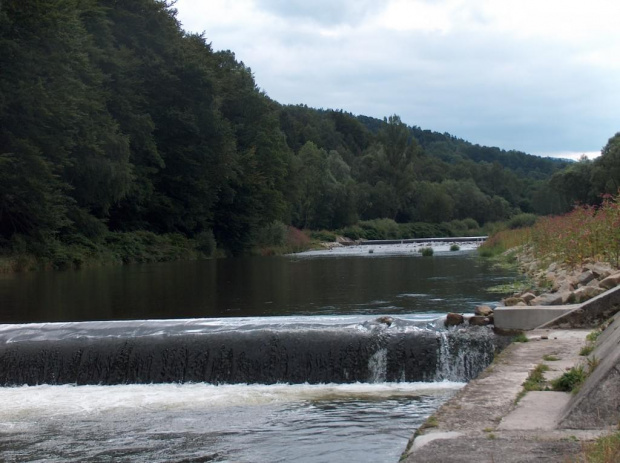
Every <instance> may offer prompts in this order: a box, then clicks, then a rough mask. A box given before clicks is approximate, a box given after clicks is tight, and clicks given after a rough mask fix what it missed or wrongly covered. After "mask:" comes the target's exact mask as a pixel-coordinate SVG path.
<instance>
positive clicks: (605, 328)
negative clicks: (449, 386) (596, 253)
mask: <svg viewBox="0 0 620 463" xmlns="http://www.w3.org/2000/svg"><path fill="white" fill-rule="evenodd" d="M524 256H526V257H524ZM520 260H521V267H522V270H524V271H526V272H530V276H531V277H533V278H534V279H537V280H538V281H539V282H541V281H542V282H545V284H544V285H541V287H542V289H540V294H538V295H534V294H531V293H529V294H528V293H525V294H515V295H513V296H512V297H511V298H507V299H504V301H503V302H504V303H506V302H508V304H506V305H509V306H514V307H505V308H504V309H501V308H500V309H498V310H496V314H495V318H496V321H497V319H498V318H499V317H498V312H501V310H507V309H509V310H521V311H522V316H521V319H522V320H521V321H523V317H528V316H529V315H531V314H529V312H530V311H532V312H534V311H537V310H545V309H546V308H547V307H545V306H538V307H534V306H532V305H534V304H536V302H535V301H537V303H538V304H541V303H545V302H546V303H547V304H558V303H562V302H564V303H566V302H567V301H572V302H575V299H578V298H580V295H581V294H584V293H585V291H589V290H590V289H593V290H594V294H593V296H594V297H593V298H592V299H591V300H589V301H588V302H586V303H583V304H575V305H572V306H562V307H566V308H567V311H566V314H564V315H561V316H559V317H557V318H556V319H554V320H551V321H550V322H549V323H547V324H545V325H543V326H542V327H541V328H538V329H534V330H532V331H526V332H525V339H524V336H521V340H522V341H523V340H527V341H529V342H513V343H512V344H511V345H510V346H509V347H508V348H507V349H506V350H505V351H503V352H502V353H501V354H500V355H499V356H498V357H497V358H496V359H495V361H494V362H493V364H492V365H490V366H489V367H488V368H487V369H486V370H485V371H484V372H483V373H482V374H481V375H480V376H479V377H478V378H476V379H474V380H473V381H471V382H470V383H469V384H468V385H467V386H466V387H465V388H464V389H463V390H461V391H460V392H459V393H458V394H457V395H456V396H455V397H454V398H452V399H451V400H449V401H448V402H447V403H446V404H444V405H443V406H442V407H440V409H439V410H438V411H437V412H436V413H435V414H434V415H432V416H431V417H430V418H428V419H427V421H426V422H425V424H424V425H423V426H422V427H421V428H420V429H419V430H418V431H417V432H416V434H415V435H414V436H413V437H412V439H411V440H410V442H409V446H408V448H407V450H406V451H405V452H404V453H403V456H402V460H403V461H406V462H408V463H420V462H422V463H425V462H437V461H441V462H445V463H451V462H470V461H480V462H498V461H501V462H507V463H513V462H515V463H516V462H530V461H546V462H558V463H559V462H562V463H565V462H567V461H569V462H577V461H588V460H587V459H586V457H585V454H584V449H585V448H586V444H587V443H590V442H592V441H594V440H595V439H597V438H599V437H602V436H606V435H608V434H610V432H612V431H614V430H617V426H618V424H619V420H620V397H619V396H618V393H617V391H618V390H619V387H620V374H619V373H618V371H620V370H619V367H620V351H618V345H619V344H620V313H617V312H618V309H619V308H620V304H619V303H618V299H619V297H618V296H619V294H620V289H618V287H617V285H618V280H619V279H620V273H618V271H617V270H616V269H614V268H612V267H611V266H608V265H603V264H601V263H597V262H587V263H586V264H585V265H584V266H583V267H570V266H566V265H558V264H554V263H552V264H550V265H549V266H548V267H546V268H543V269H542V270H540V267H541V265H540V262H538V261H536V260H535V259H531V258H529V257H527V253H522V254H521V258H520ZM584 288H585V289H584ZM544 289H546V292H545V291H544ZM526 294H528V295H527V296H526ZM585 299H586V300H587V299H589V298H587V297H586V298H585ZM558 308H560V307H558ZM614 314H615V315H614ZM612 315H613V318H612V319H608V317H610V316H612ZM496 326H497V323H496ZM575 327H578V329H566V328H575ZM597 327H599V328H598V329H595V328H597ZM521 328H522V329H523V327H521ZM562 328H564V329H562ZM593 329H595V330H594V331H592V330H593ZM597 338H598V339H597ZM534 372H536V373H537V374H538V375H539V378H538V379H537V380H538V381H539V384H537V385H536V387H534V388H533V390H532V391H530V392H527V390H526V384H527V383H526V382H527V381H528V380H531V379H532V377H533V375H534ZM567 373H568V374H574V375H576V376H580V378H581V380H583V381H584V382H583V384H582V385H581V388H580V389H578V388H577V390H578V392H576V393H574V394H570V393H568V392H553V391H551V390H549V389H550V386H551V383H552V382H553V380H555V379H557V378H560V377H561V376H563V375H564V376H563V378H566V377H567V376H566V374H567ZM528 387H529V386H528ZM597 461H598V460H597ZM600 461H601V462H605V463H607V462H612V461H617V460H616V459H613V458H612V459H604V460H600Z"/></svg>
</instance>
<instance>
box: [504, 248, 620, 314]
mask: <svg viewBox="0 0 620 463" xmlns="http://www.w3.org/2000/svg"><path fill="white" fill-rule="evenodd" d="M519 260H520V267H521V269H522V270H523V271H524V272H525V273H526V275H528V276H529V277H530V278H532V280H533V281H534V282H535V283H536V285H537V286H538V288H539V289H538V291H536V292H531V291H526V292H524V293H521V294H515V295H513V296H511V297H507V298H505V299H503V301H502V302H503V305H505V306H506V307H510V306H541V305H566V304H578V303H581V302H585V301H587V300H589V299H592V298H593V297H596V296H598V295H599V294H602V293H604V292H605V291H607V290H609V289H611V288H615V287H616V286H618V285H620V271H618V270H617V269H615V268H613V267H612V266H610V265H609V264H606V263H601V262H593V261H590V262H586V263H585V264H584V265H582V266H576V267H570V266H568V265H566V264H557V263H552V264H551V265H549V266H548V267H547V268H545V269H543V270H539V267H540V263H539V262H538V261H537V260H536V259H535V258H534V257H533V256H531V255H527V254H525V255H523V256H521V257H520V259H519Z"/></svg>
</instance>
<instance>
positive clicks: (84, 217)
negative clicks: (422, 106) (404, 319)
mask: <svg viewBox="0 0 620 463" xmlns="http://www.w3.org/2000/svg"><path fill="white" fill-rule="evenodd" d="M0 69H1V70H2V72H1V73H0V250H2V253H3V254H4V255H16V254H29V255H35V256H39V257H44V258H47V259H48V260H49V261H51V262H54V263H55V264H54V265H57V266H62V264H63V263H66V262H69V263H70V262H75V263H76V264H77V263H78V261H79V260H80V259H82V258H83V255H84V254H88V253H90V254H93V255H94V254H97V253H100V252H101V250H102V249H114V250H115V251H114V252H116V254H115V255H116V256H119V255H120V256H121V258H122V259H123V260H131V259H130V257H131V254H132V253H134V248H136V247H139V246H143V245H149V244H151V245H154V246H156V247H160V248H161V249H162V251H161V255H158V256H156V258H158V259H166V258H170V257H173V255H175V254H174V253H175V252H176V251H170V254H166V252H167V251H166V249H168V250H170V249H176V248H178V247H179V246H180V247H181V248H183V247H184V246H185V245H186V243H187V242H190V241H191V243H193V244H192V246H193V248H192V249H193V250H194V251H196V252H199V253H202V254H203V255H210V254H212V253H213V251H214V250H215V248H216V247H217V248H219V249H221V250H223V251H225V252H226V253H228V254H238V253H243V252H246V251H247V250H248V249H250V248H251V247H253V246H256V245H260V244H269V243H270V242H271V241H274V240H275V241H277V236H278V234H279V233H280V232H281V230H286V227H287V226H293V227H297V228H299V229H309V230H321V229H328V230H337V229H343V230H344V231H346V230H349V232H350V234H355V233H354V231H355V230H356V227H357V229H359V224H360V223H362V224H363V223H365V222H368V221H373V220H377V219H382V220H384V221H388V223H397V224H409V225H411V226H410V227H409V228H408V230H409V231H408V234H409V235H411V236H416V235H421V234H424V233H433V232H434V233H437V231H438V230H439V232H441V233H463V234H465V233H468V232H469V231H472V230H473V231H478V230H479V227H480V226H482V225H484V224H486V223H489V222H496V221H505V220H507V219H510V218H511V217H513V216H515V215H518V214H521V213H534V214H549V213H559V212H563V211H566V210H568V209H569V208H570V207H571V205H572V204H573V203H574V202H576V201H581V202H596V201H598V200H599V197H600V193H602V192H616V191H617V189H618V182H619V181H620V180H619V179H620V135H616V136H615V137H613V138H612V139H611V140H610V141H609V144H608V145H607V146H606V147H605V149H604V151H603V156H602V157H601V158H600V159H598V160H596V161H587V160H583V161H580V162H578V163H570V162H568V161H563V160H555V159H548V158H541V157H536V156H530V155H527V154H525V153H520V152H515V151H504V150H500V149H498V148H492V147H484V146H479V145H475V144H471V143H469V142H466V141H464V140H461V139H458V138H456V137H454V136H451V135H449V134H440V133H436V132H431V131H429V130H422V129H420V128H419V127H410V126H407V125H405V124H404V123H403V122H402V121H401V120H400V118H399V117H398V116H395V115H393V116H390V117H387V118H385V119H383V120H379V119H374V118H370V117H365V116H354V115H352V114H349V113H346V112H343V111H340V110H326V109H313V108H309V107H307V106H302V105H300V106H285V105H281V104H279V103H277V102H276V101H273V100H272V99H270V98H269V97H268V96H267V94H266V93H265V92H264V91H262V90H261V89H259V88H258V87H257V86H256V83H255V81H254V77H253V74H252V71H251V69H250V68H249V67H247V66H246V65H245V64H244V63H242V62H239V61H237V60H236V59H235V55H234V54H233V53H232V52H230V51H223V52H216V51H214V50H213V49H212V47H211V45H210V44H209V43H208V42H207V40H206V39H205V37H203V36H202V35H196V34H190V33H186V32H184V31H183V29H182V27H181V25H180V24H179V22H178V21H177V19H176V13H175V10H174V8H173V5H172V2H169V1H161V0H132V1H130V2H119V1H117V0H29V1H23V0H3V1H2V2H0ZM392 221H393V222H392ZM415 224H417V225H415ZM421 224H435V228H432V227H431V228H428V227H427V228H424V227H423V226H422V225H421ZM440 224H441V226H440ZM442 227H443V228H442ZM425 230H426V232H425ZM429 230H430V231H429ZM274 237H275V238H274ZM184 243H185V244H184Z"/></svg>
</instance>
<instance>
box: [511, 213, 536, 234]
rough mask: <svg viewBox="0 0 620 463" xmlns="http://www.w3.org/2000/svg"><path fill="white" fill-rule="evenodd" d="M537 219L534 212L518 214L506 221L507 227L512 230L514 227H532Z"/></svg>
mask: <svg viewBox="0 0 620 463" xmlns="http://www.w3.org/2000/svg"><path fill="white" fill-rule="evenodd" d="M537 219H538V216H537V215H536V214H518V215H515V216H514V217H512V218H511V219H510V220H509V221H508V228H510V229H513V230H514V229H515V228H526V227H532V226H533V225H534V224H535V223H536V220H537Z"/></svg>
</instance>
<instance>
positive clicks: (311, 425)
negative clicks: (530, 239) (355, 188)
mask: <svg viewBox="0 0 620 463" xmlns="http://www.w3.org/2000/svg"><path fill="white" fill-rule="evenodd" d="M514 277H515V275H514V274H513V273H511V272H509V271H506V270H501V269H496V268H493V267H492V266H490V265H489V264H488V263H485V262H483V261H480V260H479V259H477V257H476V256H475V255H474V254H472V253H471V252H463V251H460V252H454V253H450V252H445V253H442V252H438V253H436V255H435V256H434V257H430V258H429V257H421V256H419V255H418V254H413V253H405V252H396V253H393V254H380V253H379V252H377V253H375V254H368V252H367V251H365V254H358V255H338V256H333V255H332V256H330V255H329V254H328V253H322V254H319V255H312V254H311V255H295V256H286V257H271V258H260V257H254V258H243V259H225V260H214V261H203V262H183V263H166V264H152V265H135V266H126V267H116V268H102V269H87V270H83V271H76V272H43V273H32V274H23V275H9V276H2V277H0V317H2V320H3V322H4V323H5V325H2V326H0V340H1V341H2V352H0V363H1V367H2V370H1V374H2V375H3V376H2V378H3V384H5V385H6V387H2V388H0V401H1V402H2V403H3V407H2V409H1V410H0V459H2V460H3V461H76V462H77V461H136V462H141V461H149V462H150V461H162V462H163V461H192V462H193V461H201V462H202V461H214V462H215V461H217V462H224V461H229V462H248V463H249V462H280V461H281V462H288V461H298V462H349V461H359V462H366V461H367V462H377V461H386V462H388V461H394V462H396V461H398V457H399V455H400V453H401V452H402V451H403V450H404V448H405V445H406V442H407V440H408V439H409V437H411V435H412V433H413V432H414V430H415V429H416V428H417V427H418V426H419V425H420V424H421V423H422V422H423V420H424V419H425V418H426V417H427V416H428V415H429V414H430V413H432V412H433V411H434V410H435V409H436V408H437V407H438V406H439V405H440V404H441V403H443V402H444V401H445V400H447V398H449V397H450V396H452V395H453V394H454V393H455V392H456V391H457V390H458V389H459V388H460V387H462V385H463V384H464V383H463V381H464V380H465V379H468V377H469V376H471V375H475V374H476V372H477V370H476V368H478V366H477V364H476V365H474V364H473V363H471V362H473V361H474V360H475V359H473V357H480V356H487V357H485V358H484V359H483V360H484V361H483V362H481V363H485V362H488V361H489V360H490V358H492V352H491V353H490V356H491V357H490V358H489V357H488V354H489V353H488V352H486V351H488V350H489V349H488V345H487V344H485V343H487V341H488V333H485V334H484V335H482V334H480V335H477V337H476V339H475V340H474V341H475V343H477V344H475V345H476V346H477V347H474V349H479V353H478V355H477V356H476V355H467V353H466V352H464V351H462V350H461V351H460V353H459V352H457V351H451V350H450V348H451V347H450V346H452V344H450V342H453V341H450V342H449V340H448V337H447V336H449V335H450V333H447V332H446V331H445V330H444V329H443V327H442V326H440V325H441V323H440V321H438V320H440V318H441V316H442V314H445V313H446V312H448V311H459V312H471V311H472V310H473V308H474V306H475V305H476V304H478V303H482V302H486V301H489V300H493V299H494V296H493V295H490V294H489V293H487V292H486V291H485V288H487V287H489V286H492V285H494V284H498V283H502V282H505V281H507V280H511V279H513V278H514ZM383 315H390V316H391V317H393V323H392V325H385V324H383V323H377V322H376V321H375V320H376V318H377V317H379V316H383ZM134 320H138V321H134ZM140 320H142V321H140ZM144 320H150V321H144ZM459 339H461V338H459ZM223 340H225V341H223ZM216 342H217V343H219V344H217V346H220V347H216V345H215V344H214V343H216ZM459 342H461V341H459ZM438 345H440V346H442V347H441V348H437V347H434V346H438ZM470 345H473V344H468V346H470ZM223 346H227V347H226V349H224V347H223ZM468 348H469V349H471V347H468ZM216 350H217V351H218V353H217V356H216V355H215V354H214V353H213V352H214V351H216ZM224 350H225V352H224ZM483 351H485V352H486V353H480V352H483ZM205 352H210V354H209V355H206V354H205ZM471 352H474V351H471ZM227 362H228V363H227ZM474 363H475V362H474ZM119 364H120V365H121V366H122V368H120V367H118V365H119ZM222 365H227V367H226V368H225V369H222V368H221V366H222ZM224 370H225V371H224ZM196 378H198V380H197V379H196ZM201 378H202V380H201ZM239 378H242V379H241V380H240V379H239ZM243 378H245V379H243ZM257 378H258V379H260V381H257V380H256V379H257ZM300 378H305V380H301V379H300ZM333 379H337V380H335V381H334V380H333ZM26 384H28V385H26Z"/></svg>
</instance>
